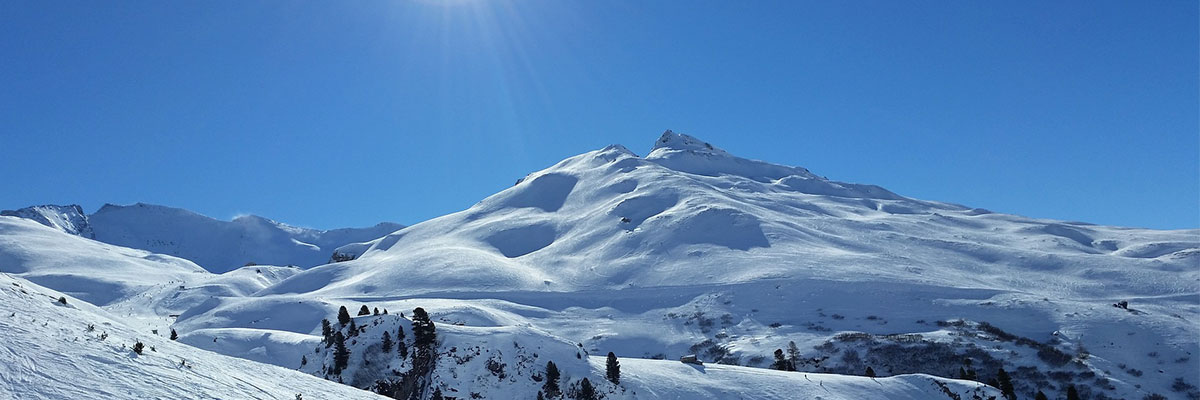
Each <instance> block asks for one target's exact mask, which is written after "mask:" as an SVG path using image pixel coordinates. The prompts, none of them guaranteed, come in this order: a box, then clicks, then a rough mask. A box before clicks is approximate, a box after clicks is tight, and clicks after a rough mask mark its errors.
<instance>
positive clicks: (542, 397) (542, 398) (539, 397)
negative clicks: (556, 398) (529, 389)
mask: <svg viewBox="0 0 1200 400" xmlns="http://www.w3.org/2000/svg"><path fill="white" fill-rule="evenodd" d="M537 400H546V395H544V394H542V391H541V390H539V391H538V397H537Z"/></svg>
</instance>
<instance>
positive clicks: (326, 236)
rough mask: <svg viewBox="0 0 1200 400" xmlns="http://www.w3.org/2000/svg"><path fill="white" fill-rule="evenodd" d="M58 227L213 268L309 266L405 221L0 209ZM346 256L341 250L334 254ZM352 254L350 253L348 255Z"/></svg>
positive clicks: (148, 209) (136, 208) (165, 210)
mask: <svg viewBox="0 0 1200 400" xmlns="http://www.w3.org/2000/svg"><path fill="white" fill-rule="evenodd" d="M0 214H3V215H10V216H17V217H22V218H28V219H32V220H34V221H37V222H39V223H41V224H42V225H46V226H49V227H52V228H55V229H59V230H61V231H63V232H66V233H70V234H75V235H79V236H83V237H86V238H90V239H96V240H99V241H101V242H105V243H109V244H115V245H118V246H124V247H130V248H135V249H142V250H147V251H151V252H155V253H159V254H169V255H173V256H176V257H182V258H186V259H188V260H191V261H193V262H195V263H196V264H199V265H200V266H202V267H204V268H205V269H207V270H209V271H212V272H218V273H220V272H226V271H231V270H233V269H236V268H239V267H242V266H244V265H247V264H265V265H295V266H299V267H304V268H307V267H312V266H315V265H320V264H325V263H328V262H330V259H331V257H333V256H334V249H337V248H338V247H342V246H347V245H351V244H354V243H360V242H365V241H369V240H372V239H376V238H379V237H381V236H383V235H386V234H388V233H392V232H395V231H397V230H399V229H401V228H404V225H400V224H396V223H391V222H382V223H379V224H377V225H375V226H372V227H368V228H342V229H332V230H318V229H310V228H301V227H295V226H290V225H287V224H284V223H280V222H276V221H273V220H270V219H267V218H263V217H259V216H255V215H246V216H240V217H237V218H234V219H233V220H232V221H222V220H218V219H214V218H210V217H207V216H204V215H200V214H197V213H194V212H191V211H188V210H184V209H181V208H173V207H166V206H159V205H153V204H144V203H137V204H134V205H130V206H118V205H113V204H105V205H104V206H103V207H101V208H100V209H99V210H97V211H96V212H95V213H93V214H91V215H86V214H84V213H83V210H82V208H80V207H79V206H77V205H71V206H55V205H43V206H33V207H27V208H22V209H19V210H8V211H3V212H2V213H0ZM339 256H346V255H339ZM351 256H352V255H351Z"/></svg>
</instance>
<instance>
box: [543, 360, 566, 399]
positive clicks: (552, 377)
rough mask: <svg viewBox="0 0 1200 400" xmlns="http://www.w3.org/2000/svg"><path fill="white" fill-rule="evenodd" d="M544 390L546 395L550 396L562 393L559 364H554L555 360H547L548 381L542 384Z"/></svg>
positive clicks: (553, 396)
mask: <svg viewBox="0 0 1200 400" xmlns="http://www.w3.org/2000/svg"><path fill="white" fill-rule="evenodd" d="M542 391H544V392H546V397H550V398H555V397H558V396H559V395H560V394H562V392H561V390H559V388H558V366H557V365H554V361H547V362H546V383H544V384H542Z"/></svg>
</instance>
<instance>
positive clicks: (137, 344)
mask: <svg viewBox="0 0 1200 400" xmlns="http://www.w3.org/2000/svg"><path fill="white" fill-rule="evenodd" d="M144 348H146V345H144V344H142V342H141V341H138V342H135V343H134V344H133V352H134V353H138V354H142V349H144Z"/></svg>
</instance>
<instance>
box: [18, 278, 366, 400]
mask: <svg viewBox="0 0 1200 400" xmlns="http://www.w3.org/2000/svg"><path fill="white" fill-rule="evenodd" d="M59 297H65V298H66V299H67V303H66V304H65V305H64V304H60V303H58V302H57V299H58V298H59ZM0 309H3V310H5V311H4V313H3V315H0V332H4V335H3V339H2V340H0V399H284V400H292V399H296V398H297V397H296V395H298V394H299V395H302V397H303V398H304V399H333V398H337V399H376V398H381V397H379V396H376V395H374V394H371V393H369V392H365V391H361V390H358V389H354V388H351V387H349V386H345V385H340V384H337V383H334V382H329V381H326V380H323V379H320V378H316V377H312V376H309V375H306V374H303V373H300V372H296V371H292V370H288V369H285V368H279V367H275V366H271V365H263V364H258V363H255V362H252V361H247V360H244V359H240V358H234V357H228V356H223V355H220V354H216V353H211V352H208V351H204V350H199V349H196V348H193V347H191V346H187V345H184V344H181V343H178V342H173V341H170V340H168V339H166V338H162V337H159V336H158V335H154V334H151V332H149V331H144V332H143V331H133V330H131V329H129V328H127V327H125V326H124V325H123V324H122V323H121V322H120V321H119V320H118V319H116V318H113V317H111V316H110V315H108V314H107V313H106V312H104V311H102V310H100V309H97V308H96V307H93V306H91V305H89V304H86V303H84V302H82V301H79V300H77V299H75V298H72V297H69V296H64V295H63V294H61V293H59V292H55V291H53V290H50V289H46V288H43V287H40V286H38V285H36V284H34V283H31V282H29V281H26V280H23V279H21V278H16V277H12V276H10V275H7V274H0ZM137 342H141V343H143V344H144V346H145V348H144V349H143V351H142V353H141V354H137V353H135V352H134V351H133V350H132V347H133V345H134V344H135V343H137Z"/></svg>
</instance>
